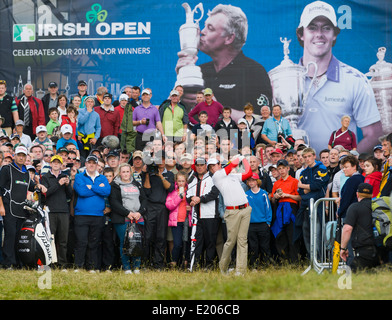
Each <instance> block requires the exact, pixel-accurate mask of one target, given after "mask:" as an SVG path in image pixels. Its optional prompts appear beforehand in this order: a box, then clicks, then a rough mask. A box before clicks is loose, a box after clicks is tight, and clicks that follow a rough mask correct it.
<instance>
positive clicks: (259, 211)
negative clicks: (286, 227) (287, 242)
mask: <svg viewBox="0 0 392 320" xmlns="http://www.w3.org/2000/svg"><path fill="white" fill-rule="evenodd" d="M246 183H247V185H248V186H249V188H250V189H249V190H248V191H246V196H247V198H248V201H249V205H250V206H251V207H252V212H251V216H250V224H249V231H248V243H249V265H250V267H253V268H256V267H257V266H258V265H260V263H261V262H268V260H269V259H270V258H271V250H270V226H271V220H272V208H271V203H270V200H269V197H268V193H267V192H266V191H264V190H263V189H261V188H260V186H261V180H260V177H259V175H258V174H257V173H253V174H252V176H251V177H250V178H249V179H248V180H247V182H246ZM259 256H260V257H259Z"/></svg>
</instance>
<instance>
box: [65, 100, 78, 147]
mask: <svg viewBox="0 0 392 320" xmlns="http://www.w3.org/2000/svg"><path fill="white" fill-rule="evenodd" d="M77 115H78V110H77V109H76V108H75V107H74V106H73V105H72V104H70V105H69V106H68V107H67V114H64V115H63V116H62V117H61V126H63V125H64V124H69V125H70V126H71V127H72V139H73V140H75V141H77V140H76V125H77Z"/></svg>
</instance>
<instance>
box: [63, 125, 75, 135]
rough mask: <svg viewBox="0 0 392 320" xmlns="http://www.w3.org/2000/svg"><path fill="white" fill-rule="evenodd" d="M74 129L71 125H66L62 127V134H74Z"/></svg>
mask: <svg viewBox="0 0 392 320" xmlns="http://www.w3.org/2000/svg"><path fill="white" fill-rule="evenodd" d="M72 132H73V131H72V127H71V125H70V124H65V125H63V126H62V127H61V133H62V134H66V133H72Z"/></svg>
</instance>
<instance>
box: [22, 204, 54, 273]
mask: <svg viewBox="0 0 392 320" xmlns="http://www.w3.org/2000/svg"><path fill="white" fill-rule="evenodd" d="M23 209H24V210H26V212H27V213H28V215H27V218H26V220H25V221H24V222H23V224H22V228H21V230H20V233H19V238H18V240H17V254H18V256H19V259H20V261H21V262H22V263H23V265H24V266H27V267H31V268H36V267H38V266H48V265H50V264H51V263H52V257H53V255H52V246H51V232H50V229H49V216H48V209H47V208H43V207H42V206H41V204H40V201H38V202H35V203H34V202H32V201H29V200H26V201H25V205H24V207H23Z"/></svg>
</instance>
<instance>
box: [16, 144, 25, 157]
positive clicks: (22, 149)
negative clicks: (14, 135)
mask: <svg viewBox="0 0 392 320" xmlns="http://www.w3.org/2000/svg"><path fill="white" fill-rule="evenodd" d="M18 153H24V154H25V155H27V154H28V152H27V149H26V147H24V146H17V147H16V148H15V154H18Z"/></svg>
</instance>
